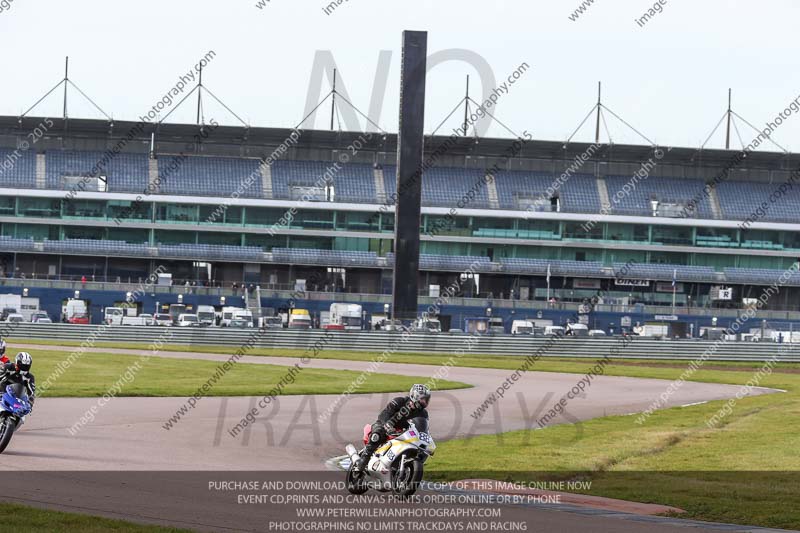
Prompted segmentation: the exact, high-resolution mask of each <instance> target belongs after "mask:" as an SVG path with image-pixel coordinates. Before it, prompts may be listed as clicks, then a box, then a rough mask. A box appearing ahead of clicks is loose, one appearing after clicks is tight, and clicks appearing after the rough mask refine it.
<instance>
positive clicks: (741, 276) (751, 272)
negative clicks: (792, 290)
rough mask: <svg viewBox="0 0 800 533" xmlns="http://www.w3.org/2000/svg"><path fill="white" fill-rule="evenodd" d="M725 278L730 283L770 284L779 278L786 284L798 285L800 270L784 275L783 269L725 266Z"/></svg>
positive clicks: (799, 283) (799, 282)
mask: <svg viewBox="0 0 800 533" xmlns="http://www.w3.org/2000/svg"><path fill="white" fill-rule="evenodd" d="M782 276H783V277H782ZM781 277H782V278H781ZM725 278H726V279H727V280H728V281H729V282H730V283H759V284H764V285H772V284H773V283H776V282H778V280H779V278H780V279H782V280H785V281H786V284H787V285H800V272H792V273H791V274H790V275H784V271H783V270H772V269H766V268H726V269H725Z"/></svg>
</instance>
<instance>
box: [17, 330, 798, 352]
mask: <svg viewBox="0 0 800 533" xmlns="http://www.w3.org/2000/svg"><path fill="white" fill-rule="evenodd" d="M100 328H102V326H95V325H77V324H28V323H22V324H19V325H18V327H16V328H15V330H14V333H13V337H14V338H16V339H32V340H36V339H46V340H48V341H54V340H64V341H73V342H83V341H84V340H86V339H87V338H89V337H90V336H91V335H92V333H93V332H95V331H96V330H98V329H100ZM171 330H172V331H171V332H172V335H171V338H170V343H171V344H178V345H184V346H191V345H196V346H226V347H227V346H229V347H231V349H232V350H233V349H236V348H238V347H239V346H241V345H243V344H245V342H247V341H248V339H250V338H251V336H253V335H254V334H257V337H256V338H255V339H252V341H251V344H252V345H253V346H255V347H258V348H275V349H294V350H306V349H309V348H312V347H313V346H314V344H315V343H318V344H317V346H324V349H325V350H345V351H359V352H372V353H374V354H376V355H377V354H379V353H381V352H382V351H383V350H385V349H387V348H392V349H395V350H396V351H397V352H398V353H400V352H402V353H422V354H431V353H437V354H456V353H458V351H459V350H462V351H466V352H467V353H470V354H486V355H500V356H526V355H530V354H533V353H535V352H536V351H537V350H538V349H540V348H541V347H542V346H545V345H547V344H551V345H550V347H549V348H548V349H547V350H546V351H545V353H544V354H543V357H575V358H592V359H597V358H601V357H604V356H606V355H610V357H612V358H618V359H652V360H660V359H685V360H691V359H697V358H699V357H701V356H702V354H703V353H704V352H705V351H706V350H707V349H709V348H710V347H712V346H713V345H714V344H715V343H714V342H711V341H700V340H679V341H674V340H651V339H646V338H637V337H633V340H632V342H631V343H629V344H628V345H627V346H625V347H623V346H622V342H621V340H620V338H619V337H609V338H597V337H595V338H592V337H584V338H569V337H565V338H561V339H557V340H556V341H555V342H552V343H549V341H548V339H546V338H538V337H536V338H534V337H521V336H511V335H502V336H479V337H470V336H469V335H465V334H460V335H454V334H449V333H440V334H429V333H414V334H411V335H407V336H406V337H405V340H404V341H403V340H402V339H403V337H402V334H401V333H399V332H379V331H364V332H353V331H341V332H340V331H328V332H326V331H320V330H285V329H268V330H264V331H263V332H262V333H261V334H258V330H257V329H230V328H218V327H213V328H178V327H173V328H171ZM163 333H164V328H161V327H147V326H110V327H107V328H105V331H104V332H103V333H101V334H99V335H97V337H96V340H97V341H99V342H123V343H127V342H140V343H152V342H153V341H155V340H156V339H157V338H158V337H159V336H160V335H162V334H163ZM325 336H327V340H324V338H325ZM467 339H469V342H467ZM783 352H785V353H783ZM774 355H779V357H778V359H777V360H778V361H781V362H800V346H798V347H795V346H794V345H786V344H777V343H773V342H734V341H730V342H725V343H722V344H721V345H720V346H718V349H717V350H716V351H715V352H714V353H713V354H712V355H711V356H710V357H708V360H710V361H766V360H769V359H770V358H772V357H773V356H774Z"/></svg>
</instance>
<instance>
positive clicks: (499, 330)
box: [489, 316, 506, 335]
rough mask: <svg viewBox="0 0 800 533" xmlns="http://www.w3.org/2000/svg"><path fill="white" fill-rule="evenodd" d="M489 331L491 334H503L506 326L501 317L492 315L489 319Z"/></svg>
mask: <svg viewBox="0 0 800 533" xmlns="http://www.w3.org/2000/svg"><path fill="white" fill-rule="evenodd" d="M489 333H491V334H492V335H505V333H506V326H505V324H504V323H503V319H502V318H500V317H499V316H493V317H491V318H490V319H489Z"/></svg>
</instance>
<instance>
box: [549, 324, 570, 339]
mask: <svg viewBox="0 0 800 533" xmlns="http://www.w3.org/2000/svg"><path fill="white" fill-rule="evenodd" d="M566 333H567V332H566V330H565V329H564V328H562V327H561V326H545V328H544V336H545V337H563V336H564V335H566Z"/></svg>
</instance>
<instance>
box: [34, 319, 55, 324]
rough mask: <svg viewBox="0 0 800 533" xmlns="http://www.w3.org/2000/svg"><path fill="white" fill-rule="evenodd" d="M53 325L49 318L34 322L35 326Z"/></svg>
mask: <svg viewBox="0 0 800 533" xmlns="http://www.w3.org/2000/svg"><path fill="white" fill-rule="evenodd" d="M52 323H53V321H52V320H50V319H49V318H40V319H39V320H37V321H36V322H34V324H52Z"/></svg>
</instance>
